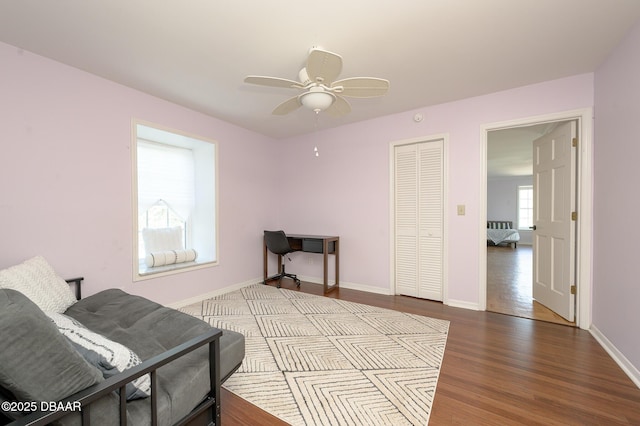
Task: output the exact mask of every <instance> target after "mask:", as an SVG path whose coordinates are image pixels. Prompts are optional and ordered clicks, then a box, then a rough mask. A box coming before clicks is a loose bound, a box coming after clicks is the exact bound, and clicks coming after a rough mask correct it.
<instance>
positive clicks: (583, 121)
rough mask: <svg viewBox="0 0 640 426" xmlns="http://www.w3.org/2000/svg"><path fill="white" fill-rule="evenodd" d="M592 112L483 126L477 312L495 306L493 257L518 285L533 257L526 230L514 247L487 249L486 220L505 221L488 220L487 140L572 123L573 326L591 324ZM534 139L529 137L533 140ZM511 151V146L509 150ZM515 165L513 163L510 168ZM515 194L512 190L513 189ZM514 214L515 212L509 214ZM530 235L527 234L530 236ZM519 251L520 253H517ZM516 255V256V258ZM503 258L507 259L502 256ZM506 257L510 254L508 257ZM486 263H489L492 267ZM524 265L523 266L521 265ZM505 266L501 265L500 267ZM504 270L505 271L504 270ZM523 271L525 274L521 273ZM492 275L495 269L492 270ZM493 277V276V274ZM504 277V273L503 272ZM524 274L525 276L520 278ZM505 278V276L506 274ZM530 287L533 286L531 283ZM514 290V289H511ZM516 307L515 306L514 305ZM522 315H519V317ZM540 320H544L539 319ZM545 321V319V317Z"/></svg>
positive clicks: (490, 210)
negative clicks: (574, 130) (503, 133)
mask: <svg viewBox="0 0 640 426" xmlns="http://www.w3.org/2000/svg"><path fill="white" fill-rule="evenodd" d="M591 117H592V115H591V110H590V109H585V110H578V111H569V112H565V113H558V114H549V115H546V116H539V117H531V118H525V119H520V120H513V121H510V122H502V123H492V124H487V125H484V126H482V136H483V137H482V149H483V164H482V167H483V174H484V176H485V177H487V179H483V182H482V184H483V185H482V188H481V197H482V198H481V202H482V203H485V204H484V205H483V206H481V207H482V208H481V212H482V213H483V214H482V215H481V216H482V217H481V222H480V228H481V229H480V231H481V247H480V258H481V259H480V269H481V270H480V289H479V290H480V292H479V293H480V304H479V305H480V306H479V307H480V309H481V310H493V309H494V305H493V302H491V304H490V303H489V296H490V294H489V291H493V289H489V288H488V285H489V279H491V280H493V279H494V277H493V276H492V277H489V274H491V273H492V269H491V268H494V267H495V261H496V256H495V255H500V254H501V255H503V257H502V258H501V260H502V261H503V262H502V263H505V262H507V261H508V259H509V258H511V261H509V262H510V263H509V262H507V264H508V265H511V266H509V267H510V268H511V273H512V274H513V273H514V271H521V272H517V277H518V278H513V277H512V278H506V279H507V280H510V281H511V282H512V283H514V282H515V283H518V282H520V281H522V280H525V281H527V282H531V278H530V276H531V271H532V267H530V266H529V262H531V260H529V259H532V258H533V252H532V246H531V245H530V244H531V241H532V240H531V239H530V238H528V237H529V236H528V235H527V234H528V232H527V231H526V230H522V234H523V236H522V241H521V242H520V243H518V244H517V247H516V248H514V247H513V245H511V246H508V247H507V246H505V245H499V246H497V247H487V232H486V227H487V219H489V220H507V219H508V218H504V217H491V216H490V215H495V214H496V212H495V208H493V207H492V206H490V205H489V204H490V203H489V200H488V198H489V192H488V187H489V185H488V183H487V182H488V176H489V173H490V172H489V167H490V165H489V141H490V140H491V135H492V133H493V134H494V135H496V134H499V133H497V132H499V131H507V130H511V131H513V130H514V129H519V131H525V130H526V131H528V132H534V133H536V134H537V135H541V134H544V133H547V132H548V131H549V130H552V129H553V128H554V127H556V126H557V125H558V123H559V122H563V121H575V122H576V123H577V130H578V135H579V138H578V139H579V145H578V150H577V152H578V153H579V155H578V161H577V164H576V169H577V171H576V186H577V189H578V190H577V192H576V206H577V210H578V211H579V212H580V213H579V214H580V216H579V217H580V220H579V221H577V222H576V226H575V230H576V234H575V241H576V251H575V262H574V264H575V271H576V272H575V277H574V279H575V285H576V287H575V289H577V294H576V295H575V300H576V302H575V305H576V315H575V323H574V324H575V325H577V326H579V327H581V328H588V327H589V326H590V321H591V310H590V289H591V272H590V269H589V266H588V263H589V262H588V261H589V258H590V257H589V256H590V251H591V249H590V244H591V233H590V223H591V195H590V194H591V154H590V152H591V137H592V136H591V135H592V129H591V125H592V122H591ZM494 132H495V133H494ZM533 139H534V138H531V140H533ZM512 148H513V147H512ZM511 166H512V167H513V166H514V165H513V164H512V165H511ZM514 191H515V190H514ZM512 199H513V201H512V203H513V204H514V205H512V206H511V209H512V211H513V212H516V211H517V210H516V206H515V204H516V203H517V201H516V200H515V195H514V196H513V198H512ZM512 214H514V215H515V214H516V213H512ZM517 220H518V218H517V217H516V218H515V221H514V223H515V222H517ZM529 235H530V233H529ZM520 249H522V250H521V251H520V252H518V251H517V250H520ZM508 250H511V251H508ZM527 250H529V252H530V253H531V255H529V256H527ZM516 253H517V254H518V256H516ZM505 255H506V256H505ZM508 255H511V256H510V257H509V256H508ZM489 262H492V263H491V265H493V266H491V265H490V263H489ZM523 262H524V265H526V266H523ZM502 267H503V268H504V267H505V266H504V265H503V266H502ZM503 271H505V269H503ZM522 271H524V272H522ZM493 272H495V268H494V269H493ZM494 275H495V274H494ZM502 275H503V278H504V276H505V274H504V273H503V274H502ZM521 275H524V276H521ZM507 276H508V274H507ZM531 285H532V284H531ZM512 290H513V289H512ZM514 305H515V304H514ZM519 316H521V315H519ZM541 319H543V318H541ZM544 319H545V320H547V319H548V318H544Z"/></svg>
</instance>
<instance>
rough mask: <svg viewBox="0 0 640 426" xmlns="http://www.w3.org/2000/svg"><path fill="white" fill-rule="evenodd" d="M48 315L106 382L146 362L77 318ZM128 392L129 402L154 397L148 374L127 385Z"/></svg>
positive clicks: (50, 313) (51, 313) (49, 313)
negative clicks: (87, 326)
mask: <svg viewBox="0 0 640 426" xmlns="http://www.w3.org/2000/svg"><path fill="white" fill-rule="evenodd" d="M47 315H49V318H51V320H52V321H53V322H54V323H55V324H56V326H58V330H60V333H62V335H63V336H65V337H66V338H67V339H69V341H70V342H71V344H72V345H73V347H74V348H75V349H76V350H77V351H78V352H79V353H80V355H82V356H83V357H84V359H86V360H87V362H88V363H89V364H91V365H93V366H94V367H96V368H98V369H99V370H100V372H101V373H102V375H103V376H104V378H105V379H106V378H109V377H111V376H114V375H116V374H118V373H121V372H122V371H124V370H126V369H128V368H131V367H135V366H136V365H138V364H140V363H141V362H142V361H141V360H140V357H139V356H138V355H137V354H136V353H135V352H133V351H132V350H131V349H129V348H128V347H126V346H124V345H122V344H120V343H118V342H114V341H113V340H110V339H107V338H106V337H104V336H103V335H102V334H99V333H96V332H93V331H91V330H89V329H88V328H86V327H85V326H84V325H82V324H80V322H78V321H77V320H76V319H75V318H71V317H69V316H67V315H63V314H58V313H54V312H47ZM126 392H127V400H131V399H137V398H145V397H147V396H149V395H151V378H150V377H149V375H148V374H145V375H144V376H141V377H138V378H137V379H135V380H134V381H133V382H131V383H127V387H126Z"/></svg>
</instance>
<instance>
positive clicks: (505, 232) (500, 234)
mask: <svg viewBox="0 0 640 426" xmlns="http://www.w3.org/2000/svg"><path fill="white" fill-rule="evenodd" d="M514 234H515V235H517V236H518V237H517V238H515V237H514ZM487 238H488V239H490V240H491V241H492V242H493V243H494V244H500V243H502V242H504V241H510V242H517V241H518V240H520V235H519V234H518V231H516V230H515V229H487Z"/></svg>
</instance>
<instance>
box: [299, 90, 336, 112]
mask: <svg viewBox="0 0 640 426" xmlns="http://www.w3.org/2000/svg"><path fill="white" fill-rule="evenodd" d="M335 100H336V97H335V95H334V94H333V93H330V92H327V91H325V90H324V89H323V88H322V87H312V88H310V89H309V91H308V92H307V93H303V94H302V95H300V103H301V104H302V105H304V106H305V107H307V108H309V109H310V110H312V111H314V112H315V113H316V114H317V113H319V112H320V111H324V110H325V109H327V108H329V107H330V106H331V105H332V104H333V101H335Z"/></svg>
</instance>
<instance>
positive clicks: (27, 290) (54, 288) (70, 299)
mask: <svg viewBox="0 0 640 426" xmlns="http://www.w3.org/2000/svg"><path fill="white" fill-rule="evenodd" d="M0 288H10V289H13V290H17V291H19V292H20V293H22V294H24V295H25V296H27V297H28V298H29V299H30V300H31V301H32V302H33V303H35V304H36V305H37V306H38V307H39V308H40V309H42V310H43V311H45V312H58V313H62V312H64V311H66V310H67V309H68V308H69V306H71V305H73V304H74V303H75V302H76V298H75V296H74V295H73V292H72V291H71V288H70V287H69V284H67V282H66V281H65V280H63V279H62V278H60V277H59V276H58V275H56V273H55V271H54V270H53V268H52V267H51V265H49V263H47V261H46V260H45V259H44V258H43V257H42V256H36V257H34V258H32V259H29V260H26V261H24V262H23V263H21V264H19V265H15V266H11V267H10V268H7V269H3V270H1V271H0Z"/></svg>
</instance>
